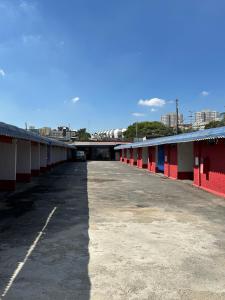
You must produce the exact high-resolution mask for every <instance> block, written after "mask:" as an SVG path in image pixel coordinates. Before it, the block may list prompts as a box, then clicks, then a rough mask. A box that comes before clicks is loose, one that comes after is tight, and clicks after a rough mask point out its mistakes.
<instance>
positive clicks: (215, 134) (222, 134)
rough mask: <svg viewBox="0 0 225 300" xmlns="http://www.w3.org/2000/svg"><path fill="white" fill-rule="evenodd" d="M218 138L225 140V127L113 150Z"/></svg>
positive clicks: (152, 140) (128, 145) (122, 146)
mask: <svg viewBox="0 0 225 300" xmlns="http://www.w3.org/2000/svg"><path fill="white" fill-rule="evenodd" d="M219 138H225V126H223V127H218V128H212V129H205V130H199V131H195V132H190V133H183V134H178V135H172V136H165V137H161V138H156V139H151V140H146V141H143V142H138V143H131V144H127V145H120V146H117V147H115V148H114V149H115V150H120V149H128V148H140V147H148V146H157V145H166V144H178V143H187V142H194V141H202V140H208V139H219Z"/></svg>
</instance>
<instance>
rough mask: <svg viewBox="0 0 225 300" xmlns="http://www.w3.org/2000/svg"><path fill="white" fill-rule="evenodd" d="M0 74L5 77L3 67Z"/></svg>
mask: <svg viewBox="0 0 225 300" xmlns="http://www.w3.org/2000/svg"><path fill="white" fill-rule="evenodd" d="M0 76H2V77H5V71H4V70H3V69H0Z"/></svg>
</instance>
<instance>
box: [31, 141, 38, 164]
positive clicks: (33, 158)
mask: <svg viewBox="0 0 225 300" xmlns="http://www.w3.org/2000/svg"><path fill="white" fill-rule="evenodd" d="M31 169H32V170H40V144H39V143H31Z"/></svg>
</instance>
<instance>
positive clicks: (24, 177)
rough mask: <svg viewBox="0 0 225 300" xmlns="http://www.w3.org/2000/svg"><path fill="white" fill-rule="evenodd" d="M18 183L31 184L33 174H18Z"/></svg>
mask: <svg viewBox="0 0 225 300" xmlns="http://www.w3.org/2000/svg"><path fill="white" fill-rule="evenodd" d="M16 181H17V182H30V181H31V173H17V174H16Z"/></svg>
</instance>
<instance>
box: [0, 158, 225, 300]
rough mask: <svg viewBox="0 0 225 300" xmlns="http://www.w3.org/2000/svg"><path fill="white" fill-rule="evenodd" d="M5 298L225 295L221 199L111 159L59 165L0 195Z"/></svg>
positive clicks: (135, 299) (0, 277)
mask: <svg viewBox="0 0 225 300" xmlns="http://www.w3.org/2000/svg"><path fill="white" fill-rule="evenodd" d="M2 203H4V205H3V207H2V208H1V213H0V240H1V244H0V254H1V255H0V270H1V272H0V289H1V294H2V292H3V290H4V289H5V287H6V286H7V284H8V282H9V279H10V277H11V276H12V274H13V273H14V271H15V269H16V268H17V265H18V263H19V262H20V261H22V260H23V259H24V257H25V255H26V253H27V251H28V249H29V247H30V245H32V243H33V241H34V239H35V238H36V236H37V234H38V232H39V231H40V230H41V228H42V227H43V225H44V223H45V221H46V219H47V217H48V215H49V213H50V212H51V210H52V209H53V208H54V207H57V210H56V213H55V214H54V216H53V217H52V219H51V221H50V222H49V224H48V227H47V228H46V230H45V234H44V235H43V237H42V238H41V239H40V241H39V243H38V244H37V246H36V248H35V249H34V251H33V252H32V254H31V256H30V257H29V259H28V261H27V262H26V264H25V265H24V268H23V269H22V270H21V272H20V273H19V274H18V276H17V278H16V279H15V281H14V282H13V284H12V286H11V287H10V289H9V291H8V293H7V295H6V296H5V297H4V299H17V300H18V299H74V300H80V299H81V300H82V299H84V300H87V299H94V300H108V299H109V300H117V299H118V300H126V299H129V300H130V299H131V300H140V299H141V300H142V299H143V300H144V299H146V300H147V299H204V300H205V299H225V267H224V266H225V226H224V225H225V200H224V199H222V198H219V197H216V196H214V195H211V194H208V193H206V192H204V191H202V190H198V189H196V188H194V187H192V186H191V185H189V184H186V183H183V182H181V181H173V180H169V179H166V178H164V177H163V176H157V175H153V174H150V173H148V172H147V171H146V170H139V169H137V168H134V167H130V166H127V165H124V164H121V163H119V162H89V163H88V164H86V163H71V164H64V165H61V166H58V167H57V168H56V169H55V171H53V172H52V174H47V175H44V176H41V177H40V178H39V179H38V180H36V181H35V182H34V183H33V184H30V185H27V186H26V188H25V190H23V191H20V192H18V193H15V194H13V195H8V196H6V195H4V197H3V196H2Z"/></svg>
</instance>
